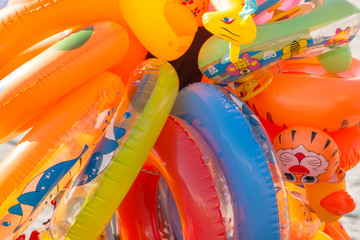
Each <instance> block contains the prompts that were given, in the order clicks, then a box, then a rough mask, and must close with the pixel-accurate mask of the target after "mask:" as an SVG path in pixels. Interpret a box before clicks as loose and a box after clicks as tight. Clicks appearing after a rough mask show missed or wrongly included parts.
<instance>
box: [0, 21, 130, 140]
mask: <svg viewBox="0 0 360 240" xmlns="http://www.w3.org/2000/svg"><path fill="white" fill-rule="evenodd" d="M128 45H129V39H128V35H127V33H126V30H125V29H124V28H122V27H120V26H119V25H118V24H116V23H113V22H98V23H95V24H93V25H90V26H88V27H85V28H83V29H81V30H79V31H78V32H76V33H73V34H72V35H70V36H69V37H67V38H65V39H63V40H62V41H60V42H58V43H57V44H55V45H53V46H52V47H51V48H49V49H47V50H46V51H44V52H43V53H41V54H40V55H38V56H36V57H35V58H33V59H32V60H30V61H28V62H27V63H26V64H24V65H22V66H21V67H20V68H18V69H17V70H16V71H15V72H13V73H12V74H10V75H8V76H7V77H5V78H4V79H3V80H1V81H0V116H6V118H5V117H4V118H1V119H0V143H3V142H6V141H7V140H9V139H11V138H12V137H14V135H13V132H14V131H16V130H17V129H19V128H20V127H21V126H23V125H24V124H25V123H26V122H27V121H29V120H31V119H32V118H33V117H34V116H36V115H37V114H38V113H39V112H41V111H42V110H43V109H44V108H46V107H47V106H48V105H50V104H51V103H54V102H55V101H56V100H58V99H59V98H60V97H62V96H64V95H65V94H66V93H68V92H69V91H71V90H72V89H74V88H76V87H78V86H80V85H81V84H83V83H85V82H86V81H88V80H89V79H90V78H92V77H93V76H96V75H98V74H100V73H102V72H103V71H104V70H106V69H108V68H109V67H111V66H114V65H117V64H118V63H119V62H120V61H121V60H122V58H123V57H124V56H125V54H126V52H127V49H128ZM114 52H116V53H117V54H113V53H114Z"/></svg>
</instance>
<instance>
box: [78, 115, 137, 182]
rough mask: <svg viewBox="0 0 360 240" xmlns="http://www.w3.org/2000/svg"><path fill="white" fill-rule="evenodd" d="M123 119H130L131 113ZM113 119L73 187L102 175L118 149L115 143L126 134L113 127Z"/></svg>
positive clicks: (122, 130) (124, 131) (123, 130)
mask: <svg viewBox="0 0 360 240" xmlns="http://www.w3.org/2000/svg"><path fill="white" fill-rule="evenodd" d="M123 117H124V118H130V117H131V113H130V112H126V113H124V114H123ZM115 119H116V117H115V118H113V119H112V121H111V122H110V124H109V127H108V129H107V131H106V133H105V135H104V137H103V138H102V139H101V140H100V141H99V143H98V144H97V146H96V148H95V149H94V151H93V153H92V155H91V157H90V159H89V161H88V162H87V163H86V165H85V166H84V170H83V171H82V172H81V173H80V174H79V177H78V178H77V179H76V180H75V182H74V185H73V186H80V185H85V184H87V183H88V182H90V181H92V180H93V179H95V178H96V177H97V176H98V175H99V174H100V173H102V172H103V171H104V170H105V169H106V168H107V166H108V165H109V164H110V162H111V160H112V159H113V156H114V154H115V150H116V149H117V148H118V147H119V143H118V142H117V141H118V140H120V139H121V138H122V137H123V136H124V135H125V134H126V129H124V128H121V127H116V126H115V125H114V123H115Z"/></svg>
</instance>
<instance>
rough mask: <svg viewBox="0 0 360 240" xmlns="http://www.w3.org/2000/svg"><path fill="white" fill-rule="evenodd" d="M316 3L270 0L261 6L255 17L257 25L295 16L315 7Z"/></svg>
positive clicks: (296, 0) (299, 0) (298, 0)
mask: <svg viewBox="0 0 360 240" xmlns="http://www.w3.org/2000/svg"><path fill="white" fill-rule="evenodd" d="M314 5H315V4H314V3H312V2H311V1H310V2H305V1H302V0H270V1H267V2H266V3H264V4H262V5H260V6H259V8H258V10H257V11H256V13H255V14H256V15H255V17H254V21H255V23H256V25H260V24H265V23H271V22H275V21H280V20H284V19H288V18H291V17H295V16H298V15H301V14H304V13H306V12H307V11H309V10H312V9H313V8H314Z"/></svg>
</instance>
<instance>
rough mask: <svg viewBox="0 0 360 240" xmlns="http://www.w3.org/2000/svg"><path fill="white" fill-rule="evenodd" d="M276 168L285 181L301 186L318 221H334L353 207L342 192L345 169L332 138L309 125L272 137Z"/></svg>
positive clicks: (350, 199)
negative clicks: (277, 165) (342, 166)
mask: <svg viewBox="0 0 360 240" xmlns="http://www.w3.org/2000/svg"><path fill="white" fill-rule="evenodd" d="M273 145H274V148H275V151H276V155H277V157H278V159H279V163H280V164H279V167H280V170H281V172H282V174H283V176H284V179H285V180H286V181H288V182H292V183H295V184H298V185H302V186H304V188H305V191H306V196H307V199H308V201H309V205H310V207H311V209H312V210H313V211H314V212H315V213H316V215H317V216H318V217H319V218H320V220H322V221H324V222H335V221H336V220H338V219H339V218H341V217H342V216H343V215H344V214H346V213H349V212H351V211H352V210H354V208H355V205H356V204H355V202H354V200H353V199H352V197H351V196H350V195H349V194H348V193H347V192H346V185H345V179H344V178H345V171H343V170H342V169H341V168H340V167H339V165H340V157H339V150H338V147H337V145H336V143H335V141H334V140H333V139H332V138H331V137H330V136H329V135H328V134H326V133H325V132H323V131H321V130H319V129H317V128H313V127H293V128H287V129H286V130H284V131H282V132H281V133H280V134H279V135H278V136H276V137H275V138H274V140H273Z"/></svg>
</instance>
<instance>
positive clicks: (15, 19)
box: [0, 0, 124, 67]
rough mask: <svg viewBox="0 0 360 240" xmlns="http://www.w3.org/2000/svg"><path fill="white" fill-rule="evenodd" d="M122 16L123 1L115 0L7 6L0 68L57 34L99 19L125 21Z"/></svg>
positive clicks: (0, 32) (1, 15) (0, 31)
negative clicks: (121, 5) (120, 3)
mask: <svg viewBox="0 0 360 240" xmlns="http://www.w3.org/2000/svg"><path fill="white" fill-rule="evenodd" d="M80 13H81V14H80ZM64 16H66V17H64ZM121 17H122V15H121V14H120V7H119V1H115V0H111V1H108V2H107V3H106V4H103V3H100V2H99V1H96V0H90V1H83V0H81V1H77V2H76V4H74V1H71V0H45V1H43V0H33V1H26V2H20V3H19V4H15V5H13V6H9V7H6V8H4V9H2V10H1V11H0V20H1V25H0V39H1V43H2V44H1V47H0V53H1V55H2V56H4V57H2V58H1V60H0V67H2V66H4V64H5V63H6V62H8V61H9V60H10V59H11V58H13V57H15V56H16V55H18V54H19V53H21V52H22V51H25V50H26V49H28V48H29V47H31V46H33V45H35V44H36V43H38V42H40V41H42V40H44V39H46V38H48V37H50V36H52V35H54V34H57V33H59V32H62V31H65V30H67V29H71V28H74V27H77V26H87V25H90V24H92V23H94V22H96V21H112V22H117V23H123V22H124V21H123V20H122V19H121ZM29 26H30V27H29ZM24 40H26V41H24Z"/></svg>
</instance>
